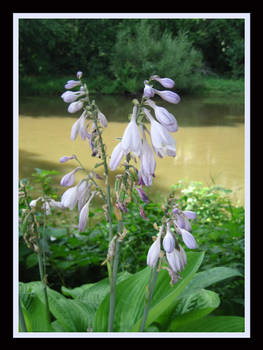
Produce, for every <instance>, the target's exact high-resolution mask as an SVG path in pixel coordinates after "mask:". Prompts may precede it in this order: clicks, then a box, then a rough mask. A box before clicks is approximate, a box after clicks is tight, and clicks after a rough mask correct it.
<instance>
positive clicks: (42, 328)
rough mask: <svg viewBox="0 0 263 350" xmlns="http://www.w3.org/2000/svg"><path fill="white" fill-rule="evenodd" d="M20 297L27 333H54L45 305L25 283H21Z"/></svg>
mask: <svg viewBox="0 0 263 350" xmlns="http://www.w3.org/2000/svg"><path fill="white" fill-rule="evenodd" d="M42 293H43V291H42ZM19 295H20V301H21V306H22V312H23V314H24V319H25V322H26V328H27V331H28V332H53V328H52V326H51V325H50V323H49V320H48V317H47V313H46V307H45V304H44V303H43V302H42V301H41V299H40V298H39V296H38V295H37V294H36V293H35V292H34V290H32V289H31V288H30V287H29V286H27V285H26V284H25V283H22V282H20V283H19Z"/></svg>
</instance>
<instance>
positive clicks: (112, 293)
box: [108, 240, 120, 332]
mask: <svg viewBox="0 0 263 350" xmlns="http://www.w3.org/2000/svg"><path fill="white" fill-rule="evenodd" d="M119 245H120V242H119V241H118V240H117V241H116V246H115V255H114V260H113V267H112V273H111V279H110V312H109V321H108V332H112V331H113V322H114V312H115V301H116V298H115V297H116V281H117V271H118V262H119Z"/></svg>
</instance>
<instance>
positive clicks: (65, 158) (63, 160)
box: [59, 155, 76, 163]
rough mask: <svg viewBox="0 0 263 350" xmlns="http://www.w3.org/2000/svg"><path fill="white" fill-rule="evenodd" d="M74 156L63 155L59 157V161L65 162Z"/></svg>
mask: <svg viewBox="0 0 263 350" xmlns="http://www.w3.org/2000/svg"><path fill="white" fill-rule="evenodd" d="M75 158H76V157H75V156H74V155H72V156H71V157H68V156H63V157H61V158H60V159H59V162H60V163H66V162H67V161H68V160H70V159H75Z"/></svg>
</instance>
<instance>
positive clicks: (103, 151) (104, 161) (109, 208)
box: [94, 115, 113, 241]
mask: <svg viewBox="0 0 263 350" xmlns="http://www.w3.org/2000/svg"><path fill="white" fill-rule="evenodd" d="M94 123H95V127H96V130H97V132H98V135H99V143H100V147H101V155H102V159H103V166H104V174H105V185H106V198H107V212H108V222H109V241H111V240H112V237H113V234H112V219H111V212H112V207H111V193H110V183H109V170H108V164H107V156H106V152H105V147H104V143H103V140H102V135H101V131H100V128H99V126H98V120H97V115H96V117H95V118H94Z"/></svg>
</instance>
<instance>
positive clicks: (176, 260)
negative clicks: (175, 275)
mask: <svg viewBox="0 0 263 350" xmlns="http://www.w3.org/2000/svg"><path fill="white" fill-rule="evenodd" d="M166 258H167V261H168V264H169V266H170V267H171V269H172V270H173V271H174V272H177V271H181V269H182V264H181V262H180V255H179V251H178V250H177V249H174V250H173V251H172V252H171V253H167V252H166Z"/></svg>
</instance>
